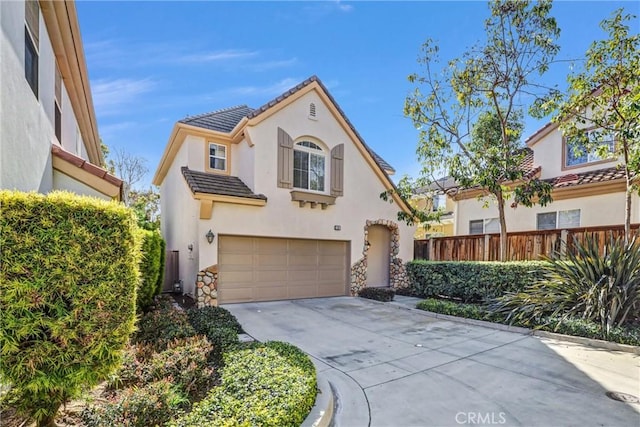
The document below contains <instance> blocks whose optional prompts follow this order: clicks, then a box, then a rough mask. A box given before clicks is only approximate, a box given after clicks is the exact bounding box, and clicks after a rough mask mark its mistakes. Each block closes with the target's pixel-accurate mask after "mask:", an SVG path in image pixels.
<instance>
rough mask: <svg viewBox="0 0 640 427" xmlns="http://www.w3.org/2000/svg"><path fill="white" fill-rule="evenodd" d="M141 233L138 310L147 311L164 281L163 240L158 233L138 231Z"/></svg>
mask: <svg viewBox="0 0 640 427" xmlns="http://www.w3.org/2000/svg"><path fill="white" fill-rule="evenodd" d="M140 233H142V260H141V262H140V277H141V280H140V287H139V288H138V299H137V305H138V310H147V309H148V308H149V306H150V305H151V303H152V302H153V297H154V296H156V295H158V294H160V291H161V290H162V281H163V279H164V240H162V237H161V236H160V233H159V232H158V231H149V230H140Z"/></svg>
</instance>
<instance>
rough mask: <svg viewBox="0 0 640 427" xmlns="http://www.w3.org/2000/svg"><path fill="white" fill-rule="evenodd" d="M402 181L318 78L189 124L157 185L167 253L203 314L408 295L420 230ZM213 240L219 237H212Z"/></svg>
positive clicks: (177, 130) (173, 140)
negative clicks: (364, 292)
mask: <svg viewBox="0 0 640 427" xmlns="http://www.w3.org/2000/svg"><path fill="white" fill-rule="evenodd" d="M390 173H393V169H392V168H391V166H389V165H388V164H387V163H386V162H385V161H384V160H383V159H381V158H380V157H379V156H378V155H377V154H376V153H374V152H373V151H372V150H371V149H370V148H369V147H368V146H367V145H366V144H365V143H364V141H363V140H362V138H361V137H360V135H359V134H358V133H357V131H356V130H355V128H354V127H353V125H352V124H351V123H350V122H349V120H348V119H347V117H346V116H345V115H344V113H343V112H342V110H341V109H340V108H339V107H338V105H337V104H336V102H335V100H334V99H333V98H332V96H331V95H330V94H329V92H328V91H327V89H326V87H325V86H324V85H323V84H322V83H321V82H320V80H319V79H318V78H317V77H315V76H313V77H311V78H309V79H307V80H305V81H304V82H302V83H300V84H299V85H297V86H296V87H294V88H292V89H291V90H289V91H287V92H285V93H284V94H282V95H280V96H279V97H277V98H276V99H274V100H272V101H270V102H268V103H267V104H265V105H264V106H262V107H260V108H258V109H252V108H249V107H247V106H245V105H242V106H237V107H231V108H227V109H224V110H219V111H215V112H212V113H207V114H202V115H198V116H193V117H187V118H185V119H183V120H181V121H179V122H178V123H176V125H175V126H174V128H173V132H172V133H171V136H170V137H169V142H168V145H167V147H166V149H165V151H164V154H163V156H162V159H161V160H160V164H159V166H158V168H157V171H156V173H155V176H154V179H153V183H154V184H155V185H158V186H160V194H161V210H162V231H163V234H164V237H165V239H166V242H167V250H169V251H178V254H179V268H178V270H179V278H180V280H182V281H183V282H184V291H185V293H188V294H192V295H195V296H196V297H197V299H198V302H199V304H200V305H204V304H217V303H218V301H219V302H221V303H231V302H241V301H265V300H280V299H293V298H306V297H320V296H337V295H349V294H354V293H356V292H357V291H358V290H359V289H360V288H362V287H364V286H384V287H386V286H394V287H398V286H403V285H405V284H406V275H405V272H404V265H403V263H404V262H406V261H408V260H410V259H411V258H412V249H413V247H412V242H413V232H414V227H412V226H408V225H406V224H404V223H399V222H398V221H397V219H396V218H397V214H398V212H399V211H405V212H410V210H409V207H408V206H407V205H406V203H405V202H404V200H402V199H401V198H400V197H398V196H395V195H394V196H393V198H392V201H391V203H389V202H385V201H382V200H381V199H380V197H379V195H380V193H382V192H383V191H386V190H389V189H392V188H394V187H393V183H392V181H391V180H390V178H389V174H390ZM209 231H211V232H210V233H209Z"/></svg>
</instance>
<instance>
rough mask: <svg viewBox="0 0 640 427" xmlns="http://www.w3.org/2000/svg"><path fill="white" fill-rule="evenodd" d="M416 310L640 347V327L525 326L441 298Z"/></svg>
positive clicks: (556, 322)
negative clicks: (604, 328) (604, 329)
mask: <svg viewBox="0 0 640 427" xmlns="http://www.w3.org/2000/svg"><path fill="white" fill-rule="evenodd" d="M416 308H418V309H420V310H425V311H430V312H432V313H440V314H448V315H450V316H457V317H464V318H467V319H476V320H485V321H488V322H495V323H502V324H513V325H514V326H522V327H526V328H534V329H539V330H543V331H549V332H556V333H559V334H565V335H573V336H577V337H584V338H593V339H604V340H607V341H612V342H616V343H619V344H629V345H637V346H640V328H638V327H637V326H636V327H632V326H630V327H617V328H612V329H611V331H610V332H609V335H608V336H606V335H605V332H604V331H603V329H602V326H601V325H600V324H599V323H595V322H591V321H588V320H584V319H575V318H568V319H560V318H546V319H542V320H540V321H539V323H538V324H536V325H529V324H527V325H523V324H518V323H515V324H514V323H512V322H509V321H508V320H507V318H506V315H504V314H501V313H495V312H492V311H491V310H489V309H488V308H487V307H485V306H483V305H479V304H464V303H458V302H454V301H446V300H439V299H433V298H430V299H426V300H424V301H420V302H419V303H418V304H417V305H416Z"/></svg>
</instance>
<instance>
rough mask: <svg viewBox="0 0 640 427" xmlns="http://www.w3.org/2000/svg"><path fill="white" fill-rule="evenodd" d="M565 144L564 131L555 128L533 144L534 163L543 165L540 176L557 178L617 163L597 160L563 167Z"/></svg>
mask: <svg viewBox="0 0 640 427" xmlns="http://www.w3.org/2000/svg"><path fill="white" fill-rule="evenodd" d="M563 149H564V144H563V143H562V133H561V132H560V130H559V129H554V130H553V131H551V132H550V133H549V134H548V135H546V136H545V137H544V138H543V139H541V140H540V141H538V142H537V143H536V144H535V145H534V146H533V162H534V165H536V166H538V165H541V166H542V171H541V175H540V178H542V179H548V178H555V177H558V176H561V175H567V174H573V173H582V172H589V171H593V170H598V169H603V168H609V167H612V166H615V165H616V162H617V161H616V160H612V161H610V162H597V163H595V164H593V163H592V164H586V165H584V166H582V167H572V168H569V169H564V168H563V166H564V165H563V161H564V153H563Z"/></svg>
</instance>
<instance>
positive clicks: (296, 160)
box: [293, 141, 326, 191]
mask: <svg viewBox="0 0 640 427" xmlns="http://www.w3.org/2000/svg"><path fill="white" fill-rule="evenodd" d="M325 158H326V156H325V153H324V151H323V149H322V148H321V147H320V146H319V145H318V144H316V143H314V142H311V141H300V142H298V143H296V144H295V146H294V149H293V186H294V187H295V188H302V189H305V190H313V191H325V190H324V189H325V185H324V181H325V175H326V173H325V171H326V161H325Z"/></svg>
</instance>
